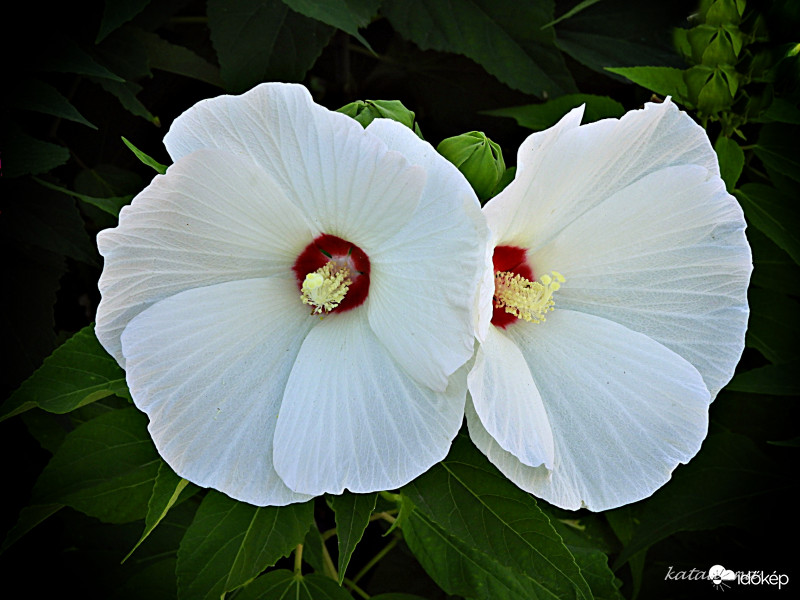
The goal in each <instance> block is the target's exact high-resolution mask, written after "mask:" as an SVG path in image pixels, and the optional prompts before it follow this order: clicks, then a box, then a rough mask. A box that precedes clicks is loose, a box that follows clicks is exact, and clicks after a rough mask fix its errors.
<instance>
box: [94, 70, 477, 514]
mask: <svg viewBox="0 0 800 600" xmlns="http://www.w3.org/2000/svg"><path fill="white" fill-rule="evenodd" d="M165 144H166V147H167V150H168V151H169V154H170V156H171V157H172V158H173V160H174V161H175V163H174V164H173V165H172V166H171V167H170V168H169V170H168V171H167V173H166V174H165V175H163V176H157V177H156V178H155V179H154V180H153V182H152V183H151V184H150V185H149V186H148V187H147V188H146V189H145V190H144V191H142V192H141V193H140V194H139V195H138V196H137V197H136V198H135V199H134V200H133V203H132V204H131V205H130V206H129V207H126V208H124V209H123V210H122V213H121V214H120V221H119V226H118V227H116V228H115V229H110V230H106V231H103V232H102V233H100V235H99V236H98V245H99V248H100V252H101V254H102V255H103V256H104V258H105V267H104V270H103V274H102V277H101V280H100V290H101V292H102V296H103V298H102V302H101V304H100V307H99V309H98V314H97V328H96V331H97V336H98V338H99V339H100V341H101V342H102V344H103V345H104V347H105V348H106V349H107V350H108V351H109V352H110V353H111V354H112V355H113V356H114V357H115V358H116V360H117V361H118V362H119V363H120V365H122V366H123V367H124V368H125V369H126V371H127V380H128V384H129V386H130V390H131V394H132V396H133V399H134V402H135V403H136V405H137V406H138V407H139V408H140V409H141V410H143V411H144V412H146V413H147V414H148V416H149V418H150V425H149V430H150V434H151V436H152V438H153V440H154V442H155V444H156V446H157V448H158V451H159V453H160V454H161V456H162V457H163V458H164V459H165V460H166V461H167V462H168V463H169V464H170V466H171V467H172V468H173V469H174V470H175V471H176V472H177V473H178V474H179V475H181V476H183V477H185V478H186V479H188V480H190V481H192V482H194V483H196V484H198V485H201V486H204V487H213V488H216V489H218V490H220V491H222V492H225V493H226V494H228V495H229V496H231V497H233V498H236V499H239V500H244V501H246V502H250V503H252V504H257V505H282V504H287V503H291V502H296V501H300V500H304V499H306V498H308V497H310V496H313V495H318V494H321V493H323V492H331V493H341V492H342V491H343V490H344V489H345V488H347V489H350V490H352V491H354V492H368V491H374V490H383V489H391V488H395V487H398V486H400V485H403V484H404V483H406V482H408V481H410V480H411V479H413V478H414V477H416V476H417V475H419V474H420V473H422V472H424V471H425V470H426V469H428V468H429V467H430V466H431V465H433V464H435V463H436V462H438V461H439V460H441V459H442V458H443V457H444V456H445V455H446V454H447V451H448V448H449V446H450V443H451V441H452V439H453V438H454V437H455V435H456V433H457V431H458V429H459V427H460V425H461V422H462V418H463V414H464V402H465V397H466V367H465V368H461V367H462V365H464V364H465V362H466V361H467V360H468V359H469V358H470V357H471V355H472V351H473V343H472V339H473V338H472V332H473V327H474V321H475V318H476V315H475V301H474V294H472V292H471V291H472V290H475V289H477V286H478V281H479V279H480V277H481V275H482V271H483V270H484V269H485V268H486V266H485V258H486V248H487V242H488V237H489V233H488V230H487V228H486V224H485V220H484V218H483V216H482V215H481V212H480V207H479V205H478V202H477V199H476V197H475V195H474V193H473V192H472V190H471V189H470V187H469V185H468V184H467V182H466V181H465V180H464V178H463V177H462V176H461V175H460V173H459V172H458V171H457V170H456V168H455V167H453V166H452V165H451V164H450V163H448V162H447V161H446V160H445V159H443V158H442V157H440V156H439V155H438V154H436V152H435V151H434V149H433V148H432V147H431V146H430V145H429V144H427V143H426V142H423V141H422V140H420V139H419V138H418V137H417V136H416V135H415V134H414V133H413V132H412V131H411V130H409V129H408V128H406V127H404V126H402V125H400V124H399V123H396V122H394V121H389V120H384V119H382V120H376V121H374V122H373V123H372V124H371V125H370V126H369V127H368V128H367V129H366V130H364V129H363V128H362V126H361V125H359V124H358V123H357V122H356V121H354V120H352V119H350V118H349V117H346V116H344V115H342V114H339V113H334V112H330V111H328V110H326V109H325V108H323V107H321V106H318V105H316V104H314V103H313V102H312V100H311V97H310V95H309V93H308V92H307V91H306V89H305V88H303V87H301V86H298V85H288V84H263V85H260V86H258V87H256V88H254V89H253V90H251V91H249V92H247V93H246V94H243V95H241V96H221V97H218V98H214V99H211V100H206V101H203V102H200V103H198V104H197V105H195V106H194V107H192V108H191V109H189V110H188V111H187V112H185V113H184V114H183V115H181V116H180V117H178V118H177V119H176V120H175V122H174V123H173V125H172V127H171V129H170V131H169V133H168V134H167V136H166V138H165ZM312 313H313V314H312ZM321 317H324V318H321Z"/></svg>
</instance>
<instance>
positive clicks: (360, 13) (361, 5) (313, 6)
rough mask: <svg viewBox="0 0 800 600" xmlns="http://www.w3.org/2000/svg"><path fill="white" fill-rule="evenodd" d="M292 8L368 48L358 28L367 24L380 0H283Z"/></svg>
mask: <svg viewBox="0 0 800 600" xmlns="http://www.w3.org/2000/svg"><path fill="white" fill-rule="evenodd" d="M283 2H284V4H286V5H287V6H289V8H291V9H292V10H294V11H296V12H298V13H300V14H301V15H305V16H307V17H310V18H312V19H316V20H317V21H322V22H323V23H325V24H326V25H330V26H331V27H336V28H337V29H341V30H342V31H346V32H347V33H349V34H350V35H352V36H353V37H355V38H356V39H358V40H359V41H360V42H361V43H362V44H364V45H365V46H367V47H368V48H369V44H367V42H366V40H365V39H364V38H363V37H361V34H359V33H358V30H359V29H360V28H362V27H366V26H367V25H369V23H370V21H371V20H372V18H373V17H374V16H375V14H376V13H377V12H378V7H379V6H380V5H381V0H324V1H319V0H317V1H314V0H283Z"/></svg>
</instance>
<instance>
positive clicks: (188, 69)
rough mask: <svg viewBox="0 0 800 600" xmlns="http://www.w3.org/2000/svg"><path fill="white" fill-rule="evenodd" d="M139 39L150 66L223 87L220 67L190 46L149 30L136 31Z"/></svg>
mask: <svg viewBox="0 0 800 600" xmlns="http://www.w3.org/2000/svg"><path fill="white" fill-rule="evenodd" d="M136 37H137V39H139V40H140V41H141V43H142V45H143V46H144V49H145V51H146V52H147V58H148V61H149V63H150V67H151V68H153V69H160V70H162V71H168V72H169V73H177V74H178V75H184V76H185V77H191V78H192V79H197V80H198V81H205V82H206V83H210V84H211V85H215V86H217V87H222V78H221V77H220V74H219V67H217V66H216V65H212V64H211V63H210V62H208V61H207V60H205V59H204V58H202V57H200V56H198V55H197V54H195V53H194V52H192V51H191V50H189V49H188V48H184V47H183V46H178V45H177V44H172V43H170V42H168V41H167V40H165V39H163V38H161V37H159V36H158V35H157V34H155V33H151V32H149V31H141V30H137V31H136Z"/></svg>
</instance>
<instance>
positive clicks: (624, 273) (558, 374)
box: [467, 100, 752, 511]
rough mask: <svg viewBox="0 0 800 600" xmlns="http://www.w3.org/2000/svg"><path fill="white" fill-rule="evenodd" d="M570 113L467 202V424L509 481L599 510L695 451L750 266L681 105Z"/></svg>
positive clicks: (657, 482) (732, 344) (649, 488)
mask: <svg viewBox="0 0 800 600" xmlns="http://www.w3.org/2000/svg"><path fill="white" fill-rule="evenodd" d="M582 113H583V110H582V108H579V109H575V110H573V111H572V112H570V113H569V114H568V115H567V116H565V117H564V118H563V119H562V120H561V121H560V122H559V123H558V124H557V125H555V126H554V127H552V128H551V129H548V130H547V131H543V132H541V133H535V134H533V135H531V136H530V137H529V138H528V139H527V140H526V141H525V142H524V143H523V145H522V146H521V148H520V150H519V156H518V170H517V175H516V179H515V180H514V181H513V182H512V183H511V185H509V186H508V188H506V189H505V190H504V191H503V192H502V193H501V194H500V195H498V196H497V197H496V198H494V199H492V200H491V201H489V202H488V203H487V204H486V206H485V207H484V211H483V212H484V214H485V215H486V219H487V221H488V223H489V228H490V229H491V230H492V234H493V242H494V243H493V245H494V246H495V248H494V268H493V270H492V272H490V273H489V274H488V281H487V280H486V279H485V288H486V289H487V290H488V291H487V292H484V294H483V306H484V311H483V317H484V319H483V320H484V323H483V327H481V328H480V331H479V338H483V343H482V345H481V346H480V348H479V350H478V352H477V355H476V362H475V366H474V367H473V369H472V371H471V372H470V375H469V390H470V395H471V402H469V401H468V405H467V420H468V424H469V431H470V435H471V437H472V439H473V441H474V442H475V444H476V445H477V446H478V447H479V448H480V449H481V450H482V451H483V452H484V453H485V454H486V455H487V456H488V457H489V459H490V460H491V461H492V462H493V463H494V464H495V465H496V466H497V467H498V468H499V469H500V470H501V471H502V472H503V473H505V474H506V476H508V477H509V478H510V479H511V480H512V481H514V482H515V483H516V484H517V485H518V486H519V487H521V488H523V489H525V490H527V491H529V492H531V493H533V494H534V495H536V496H538V497H540V498H543V499H544V500H546V501H548V502H550V503H552V504H555V505H557V506H560V507H563V508H567V509H578V508H581V507H588V508H589V509H591V510H596V511H599V510H605V509H609V508H613V507H617V506H621V505H623V504H627V503H629V502H634V501H636V500H640V499H642V498H645V497H647V496H649V495H650V494H652V493H653V492H654V491H655V490H656V489H658V488H659V487H660V486H661V485H663V484H664V483H665V482H666V481H667V480H668V479H669V478H670V475H671V473H672V471H673V470H674V469H675V467H676V466H677V465H678V464H679V463H685V462H687V461H688V460H689V459H691V458H692V457H693V456H694V455H695V454H696V453H697V451H698V450H699V448H700V445H701V443H702V441H703V439H704V438H705V436H706V432H707V428H708V405H709V403H710V402H711V401H712V400H713V399H714V397H715V396H716V394H717V392H718V391H719V390H720V388H722V387H723V386H724V385H725V384H726V383H727V382H728V381H729V380H730V378H731V377H732V375H733V371H734V368H735V366H736V363H737V362H738V360H739V357H740V355H741V353H742V350H743V348H744V333H745V329H746V326H747V317H748V307H747V293H746V292H747V285H748V281H749V277H750V272H751V270H752V262H751V255H750V248H749V246H748V244H747V240H746V238H745V235H744V229H745V222H744V218H743V216H742V211H741V209H740V207H739V205H738V204H737V203H736V201H735V200H734V199H733V197H731V196H730V195H729V194H728V193H726V191H725V185H724V183H723V182H722V180H721V179H720V177H719V167H718V164H717V159H716V155H715V154H714V151H713V149H712V148H711V145H710V143H709V141H708V138H707V137H706V134H705V132H704V131H703V130H702V129H701V128H700V127H699V126H698V125H696V124H695V123H694V122H693V121H692V120H691V119H690V118H689V117H688V116H687V115H686V114H685V113H682V112H680V111H679V110H678V109H677V108H676V107H675V106H674V105H673V104H672V103H671V102H670V101H669V100H667V101H666V102H664V103H663V104H648V105H646V107H645V108H644V110H638V111H632V112H630V113H628V114H626V115H625V116H623V117H622V118H621V119H607V120H603V121H599V122H597V123H592V124H589V125H583V126H580V120H581V116H582ZM492 276H494V277H492ZM492 295H493V298H492ZM490 305H491V306H490ZM490 318H491V325H489V324H488V322H487V321H489V319H490Z"/></svg>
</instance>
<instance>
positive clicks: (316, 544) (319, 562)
mask: <svg viewBox="0 0 800 600" xmlns="http://www.w3.org/2000/svg"><path fill="white" fill-rule="evenodd" d="M324 543H325V542H324V540H323V539H322V534H321V533H320V532H319V528H318V527H317V524H316V523H314V524H313V525H312V526H311V529H309V530H308V533H307V534H306V537H305V539H304V540H303V560H304V561H305V562H307V563H308V564H309V565H311V567H312V568H313V569H314V571H316V572H317V573H322V572H324V571H325V565H324V560H325V559H324V558H323V556H322V545H323V544H324Z"/></svg>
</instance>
